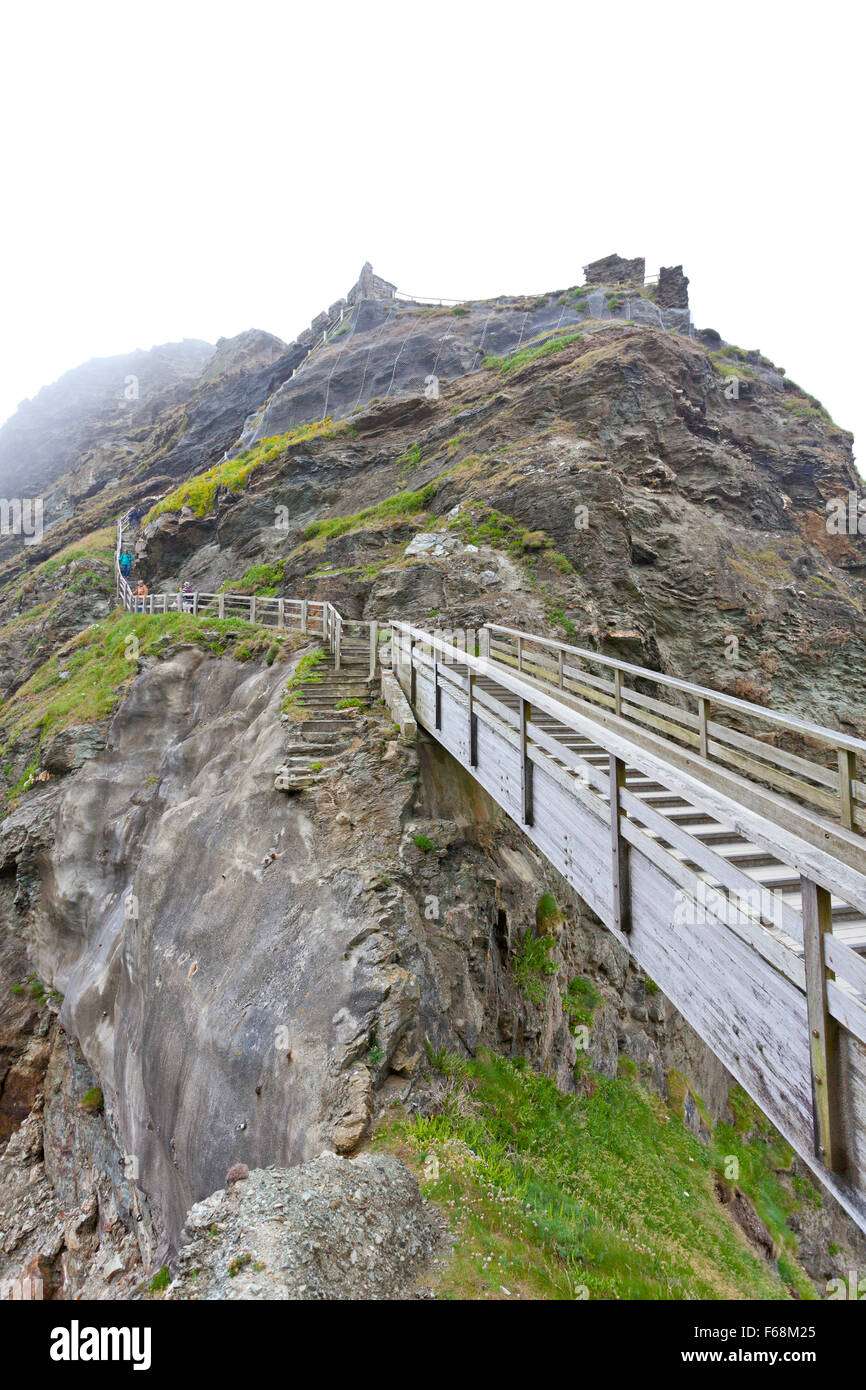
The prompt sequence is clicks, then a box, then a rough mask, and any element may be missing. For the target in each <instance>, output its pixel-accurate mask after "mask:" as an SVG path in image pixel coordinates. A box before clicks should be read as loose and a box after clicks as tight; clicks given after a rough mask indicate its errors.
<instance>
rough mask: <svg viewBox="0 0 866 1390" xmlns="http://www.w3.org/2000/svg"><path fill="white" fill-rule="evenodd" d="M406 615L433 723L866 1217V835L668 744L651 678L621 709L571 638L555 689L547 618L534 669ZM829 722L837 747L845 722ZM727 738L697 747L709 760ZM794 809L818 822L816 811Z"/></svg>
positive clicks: (404, 648) (404, 665)
mask: <svg viewBox="0 0 866 1390" xmlns="http://www.w3.org/2000/svg"><path fill="white" fill-rule="evenodd" d="M392 628H393V633H394V638H393V643H392V651H393V656H392V659H393V661H394V666H395V670H396V672H397V675H398V679H399V681H400V684H401V686H402V688H403V690H404V692H405V694H406V696H407V698H408V699H409V702H410V704H411V705H412V708H413V710H414V712H415V716H416V718H417V720H418V722H419V724H420V725H421V726H422V727H423V728H425V729H426V730H427V731H428V732H429V733H430V734H431V735H432V736H433V737H434V738H435V739H436V740H437V741H438V742H439V743H441V744H442V746H443V747H444V748H446V749H447V750H448V751H449V752H450V753H451V754H452V755H453V756H454V757H455V758H456V759H457V760H458V761H459V762H460V763H461V764H462V766H464V767H466V768H468V769H469V770H470V771H471V772H472V775H473V776H474V777H475V778H476V779H477V781H478V782H479V783H480V784H481V785H482V786H483V787H484V788H485V789H486V790H487V791H488V792H489V793H490V795H491V796H492V797H493V798H494V800H495V801H497V802H498V803H499V805H500V806H502V807H503V808H504V810H506V811H507V812H508V814H509V815H510V816H511V817H512V818H513V819H514V820H515V821H516V822H517V824H518V825H520V826H521V827H522V829H523V830H524V832H525V834H526V835H528V836H529V838H530V839H531V840H532V842H533V843H534V844H535V845H536V846H537V847H538V848H539V849H540V850H541V851H542V853H543V854H544V855H545V856H546V857H547V859H548V860H549V861H550V863H551V864H553V865H554V866H555V868H556V869H558V870H559V872H560V873H561V874H562V875H563V876H564V877H565V878H566V879H567V880H568V882H569V883H570V884H571V885H572V887H573V888H574V889H575V890H576V891H577V892H578V893H579V894H580V896H581V897H582V898H583V899H584V900H585V901H586V902H587V903H588V904H589V905H590V906H591V907H592V908H593V910H594V911H595V912H596V913H597V914H598V916H599V917H600V918H601V920H602V921H603V922H604V923H605V925H606V926H607V927H608V928H609V929H610V930H611V931H612V932H613V933H614V935H615V936H616V937H617V939H618V940H620V941H621V942H622V943H623V945H625V946H626V948H627V949H628V950H629V952H630V953H631V954H632V956H633V957H634V958H635V960H636V961H637V963H638V964H639V965H640V966H641V967H642V969H644V970H645V971H646V972H647V973H648V974H649V975H650V976H651V977H652V979H653V980H654V981H655V982H656V983H657V984H658V985H659V987H660V988H661V989H662V990H663V991H664V993H665V994H666V995H667V996H668V998H669V999H670V1000H671V1001H672V1002H673V1003H674V1004H675V1005H676V1007H677V1008H678V1009H679V1010H680V1012H681V1013H682V1014H683V1016H684V1017H685V1018H686V1019H687V1020H688V1021H689V1023H690V1024H691V1025H692V1027H693V1028H694V1029H695V1031H696V1032H697V1033H699V1034H700V1036H701V1037H702V1038H703V1039H704V1041H705V1042H706V1043H707V1044H708V1045H709V1046H710V1047H711V1048H712V1049H713V1051H714V1052H715V1053H716V1054H717V1056H718V1057H719V1058H720V1059H721V1061H722V1062H723V1063H724V1064H725V1066H726V1067H727V1068H728V1069H729V1070H730V1071H731V1072H732V1073H733V1075H734V1076H735V1077H736V1078H737V1080H738V1081H739V1082H740V1083H741V1084H742V1085H743V1086H744V1087H745V1089H746V1090H747V1091H748V1092H749V1094H750V1095H751V1096H752V1097H753V1098H754V1099H755V1100H756V1101H757V1103H758V1104H759V1105H760V1107H761V1109H762V1110H763V1111H764V1112H765V1113H766V1114H767V1115H768V1116H769V1118H770V1119H771V1120H772V1121H773V1123H774V1124H775V1125H776V1126H777V1128H778V1129H779V1130H780V1131H781V1132H782V1134H783V1135H784V1136H785V1137H786V1138H787V1139H788V1141H789V1142H790V1143H791V1144H792V1146H793V1147H794V1148H795V1149H796V1151H797V1152H798V1153H799V1154H800V1155H801V1157H802V1158H803V1159H804V1160H805V1161H806V1162H807V1163H808V1164H809V1165H810V1166H811V1167H812V1168H813V1170H814V1171H815V1172H816V1173H817V1174H818V1175H819V1176H820V1177H821V1179H822V1181H824V1182H825V1183H826V1184H827V1186H828V1187H829V1188H830V1189H831V1190H832V1191H833V1193H834V1194H835V1195H836V1197H837V1198H838V1199H839V1201H840V1202H841V1203H842V1204H843V1206H845V1208H846V1209H847V1210H848V1211H849V1213H850V1214H851V1215H852V1217H854V1219H855V1220H856V1221H857V1222H858V1224H859V1225H860V1226H861V1227H863V1228H864V1229H866V960H864V958H863V956H862V955H861V954H860V953H859V950H857V949H855V948H857V947H859V948H861V949H862V948H863V947H866V932H864V930H863V924H864V923H866V875H864V873H863V872H862V871H861V868H860V866H859V865H860V862H861V861H860V856H861V855H862V848H861V846H860V845H859V844H857V843H856V841H857V840H858V839H859V836H857V835H856V833H853V834H852V832H851V831H850V830H847V829H846V828H845V826H843V825H841V824H837V825H834V824H833V823H832V822H830V821H826V822H824V821H822V820H820V819H819V818H817V817H816V816H813V818H812V820H811V826H812V829H813V831H815V833H814V834H813V835H812V836H810V838H808V839H807V838H804V837H803V836H801V835H799V834H797V833H795V831H794V830H792V829H789V828H788V823H787V822H788V821H789V817H788V816H787V815H782V816H780V817H779V818H778V820H777V819H776V818H772V819H771V817H770V815H768V814H765V813H763V811H758V810H755V809H753V806H752V804H749V803H751V802H752V800H753V795H754V797H755V798H757V800H758V801H759V803H760V804H761V806H762V807H763V806H765V805H766V806H767V807H769V808H773V807H774V805H775V802H774V800H773V797H772V795H771V797H770V800H769V801H766V802H765V801H764V800H763V799H762V797H763V792H762V790H761V788H760V787H756V786H753V785H752V783H751V782H750V781H748V780H747V779H745V780H743V781H742V784H741V785H738V786H735V785H734V784H731V785H730V786H728V787H727V788H726V790H725V791H721V790H719V789H718V786H717V785H716V779H715V775H714V771H715V770H714V769H712V768H704V767H702V766H701V765H700V764H699V762H698V761H697V760H694V761H693V764H692V765H691V766H689V764H688V758H687V757H685V756H684V757H679V756H676V757H672V756H665V751H664V746H663V745H662V744H661V740H660V739H658V738H657V737H654V739H653V741H652V742H650V741H648V740H646V739H644V738H640V737H639V731H638V730H637V729H635V728H634V727H633V726H632V724H631V723H630V721H629V719H628V718H627V717H626V715H625V707H626V705H627V704H628V703H629V702H630V701H632V699H633V696H634V694H635V692H632V691H629V692H625V690H624V688H623V686H622V683H621V682H619V681H618V682H616V687H619V688H615V687H614V685H613V683H611V690H610V692H608V691H603V692H602V693H604V694H605V695H608V693H609V696H610V700H611V706H612V708H611V712H610V714H607V713H605V711H604V710H599V709H598V708H597V707H594V706H593V705H592V703H591V702H589V701H587V700H586V699H585V698H583V691H582V690H578V689H577V687H578V685H579V684H581V683H582V681H578V679H577V678H575V680H574V681H572V680H571V679H570V678H569V675H568V670H569V667H570V665H573V657H570V656H568V655H567V653H568V651H569V650H571V651H573V649H567V648H564V646H563V644H550V645H552V646H559V647H560V648H561V649H562V651H563V656H562V657H560V656H559V655H558V656H557V660H556V662H555V669H556V684H555V685H554V683H553V682H552V681H544V680H543V679H539V678H537V676H533V675H532V674H531V673H530V672H529V671H526V672H524V670H523V666H524V654H523V650H522V648H523V645H524V642H525V643H526V644H527V645H529V644H530V643H532V642H533V641H534V639H533V638H532V637H531V636H530V635H529V634H526V635H525V636H524V635H523V634H521V635H520V638H521V652H520V657H519V664H520V669H518V667H517V661H516V660H514V657H515V649H514V648H510V649H509V648H506V649H505V650H502V651H500V652H498V653H497V652H496V643H495V642H494V643H493V647H492V650H493V655H492V657H490V658H479V657H474V656H470V655H467V654H466V653H465V652H464V651H462V650H461V649H460V648H459V647H455V646H453V645H451V644H450V643H448V642H445V641H444V640H442V639H440V638H437V637H434V636H433V635H431V634H430V633H427V632H424V631H422V630H420V629H417V628H413V627H411V626H408V625H406V624H403V623H394V624H393V625H392ZM495 633H496V629H493V634H494V635H495ZM509 662H510V664H509ZM562 665H564V666H565V672H566V674H565V675H564V677H563V678H562V684H560V683H559V681H560V669H561V666H562ZM631 670H632V671H633V672H634V673H635V674H636V675H638V674H639V675H640V677H641V678H642V679H649V678H651V677H652V676H653V674H654V673H652V672H644V671H638V668H631ZM661 679H662V680H664V678H661ZM586 688H588V689H589V690H591V691H592V693H593V694H595V693H596V692H597V690H598V687H597V686H593V685H590V686H589V687H586ZM692 690H693V691H695V693H696V694H697V696H698V698H700V699H705V700H706V699H708V698H710V697H715V692H710V691H706V692H702V691H700V690H699V688H698V687H692ZM724 698H725V697H722V696H719V700H720V702H721V701H723V700H724ZM646 700H647V705H649V708H650V709H653V708H654V707H656V708H657V707H658V704H659V702H657V701H656V702H654V703H650V701H651V700H652V697H646ZM615 702H616V703H615ZM739 703H740V704H741V705H743V706H744V707H745V708H746V709H747V710H748V711H749V712H751V710H752V707H750V706H748V705H747V702H739ZM616 705H618V706H619V711H617V708H616ZM647 705H641V706H639V708H640V709H641V710H643V709H645V708H646V707H647ZM754 711H755V714H756V715H757V714H761V713H762V711H760V710H759V708H758V707H754ZM767 713H768V714H772V712H767ZM680 714H681V717H682V714H683V712H682V711H681V712H680ZM665 717H667V716H665ZM785 722H786V723H787V724H788V725H790V726H792V727H793V726H795V725H796V723H797V721H790V720H789V721H785ZM686 727H688V725H686ZM725 732H729V731H725ZM814 732H815V733H816V734H818V733H820V735H821V736H822V737H823V738H825V739H827V740H829V741H830V742H831V743H833V745H834V747H835V740H837V739H839V738H840V735H838V734H835V733H834V732H833V731H831V730H817V729H815V730H814ZM636 734H638V738H636V737H635V735H636ZM717 737H718V736H717V735H715V734H714V739H713V740H712V741H710V740H704V741H703V751H702V749H701V746H700V745H699V746H698V748H697V751H696V759H701V758H703V759H704V761H706V754H707V752H708V751H710V748H711V747H712V742H714V741H716V739H717ZM742 737H743V740H744V741H747V740H749V739H751V737H752V736H751V735H743V736H742ZM841 737H842V738H843V739H844V736H841ZM844 741H845V742H846V743H847V744H849V745H852V744H853V745H855V747H854V748H852V749H851V750H850V751H852V752H853V753H854V754H855V756H856V751H862V753H864V754H866V745H858V744H857V741H856V740H848V739H845V740H844ZM708 743H709V747H708V746H707V745H708ZM726 746H729V745H726ZM762 748H763V745H762ZM773 751H774V752H778V751H780V750H773ZM783 756H787V754H783ZM802 762H803V765H804V767H805V763H806V760H805V759H803V760H802ZM800 770H801V771H802V769H800ZM706 771H709V773H710V775H709V776H708V777H705V776H704V775H702V774H703V773H704V772H706ZM771 771H772V765H771ZM612 808H613V811H612ZM787 809H788V810H790V812H791V818H792V823H793V824H796V825H799V820H800V818H801V816H802V815H803V814H804V813H802V812H801V811H800V809H799V808H798V807H797V806H796V805H795V804H794V803H791V805H790V807H787ZM808 814H812V813H808ZM780 821H781V822H784V823H780ZM821 841H823V842H824V843H826V844H827V845H829V846H830V847H831V850H830V851H828V849H825V848H823V847H822V845H821ZM831 851H832V852H831ZM846 934H847V937H848V940H847V941H846V939H845V938H846Z"/></svg>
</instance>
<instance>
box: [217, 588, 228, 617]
mask: <svg viewBox="0 0 866 1390" xmlns="http://www.w3.org/2000/svg"><path fill="white" fill-rule="evenodd" d="M217 615H218V616H219V617H220V618H224V617H225V615H226V596H225V594H219V595H217Z"/></svg>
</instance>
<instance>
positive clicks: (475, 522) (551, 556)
mask: <svg viewBox="0 0 866 1390" xmlns="http://www.w3.org/2000/svg"><path fill="white" fill-rule="evenodd" d="M448 525H449V527H450V528H451V529H452V530H454V531H459V533H460V537H461V539H462V540H463V542H464V544H466V545H489V546H491V547H492V548H493V549H494V550H504V551H506V552H507V553H508V554H509V555H514V556H516V557H518V558H522V557H524V556H525V555H526V554H527V553H529V554H530V555H532V556H534V555H539V556H540V557H541V558H542V559H543V560H546V561H549V562H550V563H551V564H553V565H554V566H555V567H556V568H557V569H558V570H560V571H561V572H562V573H563V574H573V573H574V567H573V565H572V564H571V561H570V560H568V559H567V557H566V556H565V555H561V554H560V553H559V551H558V550H554V548H553V541H552V540H551V539H550V537H549V536H548V535H547V533H546V532H545V531H530V530H529V529H528V528H527V527H526V526H522V525H521V524H520V522H519V521H515V520H514V517H511V516H504V515H503V514H502V512H498V511H497V510H496V508H495V507H488V506H487V505H486V504H485V503H484V502H479V501H471V502H466V503H463V504H462V507H461V511H460V513H459V515H458V516H456V517H455V518H454V519H453V521H450V522H449V523H448ZM527 563H528V561H527Z"/></svg>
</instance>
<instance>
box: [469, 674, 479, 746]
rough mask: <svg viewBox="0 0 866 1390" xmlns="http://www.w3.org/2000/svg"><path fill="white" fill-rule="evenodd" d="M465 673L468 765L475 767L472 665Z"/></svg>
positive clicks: (476, 732)
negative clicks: (467, 716)
mask: <svg viewBox="0 0 866 1390" xmlns="http://www.w3.org/2000/svg"><path fill="white" fill-rule="evenodd" d="M466 674H467V678H468V684H467V687H466V693H467V699H468V704H469V711H468V712H469V766H470V767H477V766H478V716H477V714H476V713H475V710H474V709H473V698H474V695H475V691H474V689H473V686H474V684H475V675H474V673H473V670H472V667H471V666H468V667H467V668H466Z"/></svg>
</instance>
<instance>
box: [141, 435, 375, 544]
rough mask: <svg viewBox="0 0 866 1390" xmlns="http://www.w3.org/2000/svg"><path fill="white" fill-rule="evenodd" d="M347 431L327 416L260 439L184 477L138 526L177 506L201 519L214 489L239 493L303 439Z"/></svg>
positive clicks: (212, 497) (328, 436) (323, 437)
mask: <svg viewBox="0 0 866 1390" xmlns="http://www.w3.org/2000/svg"><path fill="white" fill-rule="evenodd" d="M348 428H349V426H348V425H345V424H342V425H334V424H333V422H332V420H331V417H330V416H328V417H327V418H326V419H324V420H317V421H315V422H314V423H313V424H309V425H302V426H300V427H299V428H298V429H296V430H290V431H289V432H288V433H287V434H278V435H273V436H271V437H270V438H268V439H260V440H259V441H258V443H257V444H254V445H253V446H252V447H251V448H249V449H244V451H243V453H241V454H238V456H237V458H233V459H226V460H225V461H224V462H222V463H218V464H215V465H214V467H213V468H208V469H206V470H205V472H203V473H198V474H197V475H196V476H195V477H193V478H188V479H187V481H186V482H185V483H181V485H180V487H178V488H175V490H174V492H170V493H169V494H168V496H167V497H163V498H162V499H161V500H160V501H159V502H157V503H156V505H155V506H153V507H151V509H150V511H149V512H148V513H147V516H146V517H145V518H144V521H143V522H142V526H147V525H148V524H149V523H150V522H151V521H155V520H156V518H157V517H158V516H161V515H162V513H163V512H178V511H180V509H181V507H192V509H193V511H194V512H195V514H196V516H204V515H205V514H206V513H207V512H209V511H210V509H211V507H212V506H213V499H214V494H215V492H216V490H217V488H218V487H225V488H228V490H229V491H230V492H239V491H240V490H241V489H242V488H244V487H246V485H247V483H248V482H249V480H250V477H251V475H252V474H253V473H254V472H255V470H256V469H257V468H262V467H263V466H264V465H265V464H266V463H272V462H273V461H274V459H278V458H279V457H280V455H281V454H284V453H285V452H286V450H287V449H289V448H290V447H291V446H292V445H293V444H303V443H306V441H307V440H309V439H314V438H317V437H318V438H322V439H332V438H333V437H334V435H336V434H338V433H339V432H341V431H342V430H347V429H348Z"/></svg>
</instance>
